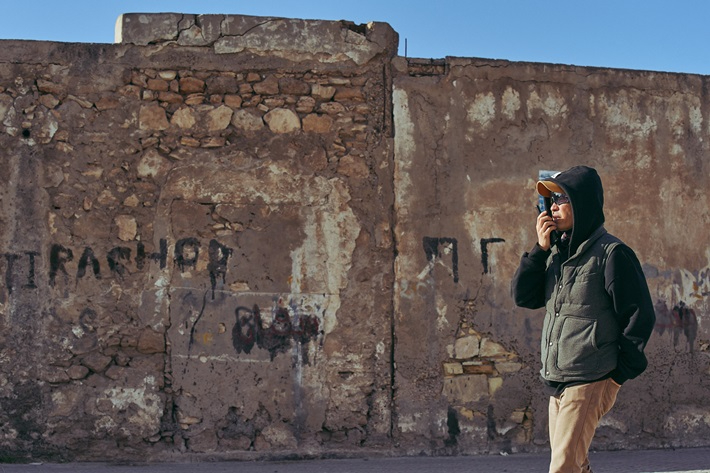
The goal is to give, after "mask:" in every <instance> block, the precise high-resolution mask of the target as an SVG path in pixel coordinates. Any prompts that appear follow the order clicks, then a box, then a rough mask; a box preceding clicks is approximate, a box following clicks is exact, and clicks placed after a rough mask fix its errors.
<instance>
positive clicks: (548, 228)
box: [535, 212, 557, 251]
mask: <svg viewBox="0 0 710 473" xmlns="http://www.w3.org/2000/svg"><path fill="white" fill-rule="evenodd" d="M535 229H536V230H537V244H538V245H539V246H540V248H542V249H543V250H545V251H547V250H549V249H550V235H551V234H552V232H553V231H554V230H556V229H557V225H555V222H554V220H552V217H550V216H549V215H547V212H542V213H540V215H538V216H537V224H536V226H535Z"/></svg>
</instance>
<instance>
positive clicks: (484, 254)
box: [481, 238, 505, 274]
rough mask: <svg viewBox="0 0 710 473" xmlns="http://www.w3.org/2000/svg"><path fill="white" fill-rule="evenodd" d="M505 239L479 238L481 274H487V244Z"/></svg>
mask: <svg viewBox="0 0 710 473" xmlns="http://www.w3.org/2000/svg"><path fill="white" fill-rule="evenodd" d="M504 241H505V240H504V239H502V238H481V264H482V265H483V274H488V245H489V244H490V243H502V242H504Z"/></svg>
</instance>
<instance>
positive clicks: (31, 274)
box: [24, 251, 39, 289]
mask: <svg viewBox="0 0 710 473" xmlns="http://www.w3.org/2000/svg"><path fill="white" fill-rule="evenodd" d="M25 254H26V255H27V256H28V257H29V259H30V267H29V269H28V273H27V284H25V285H24V287H26V288H28V289H36V288H37V284H35V257H37V256H39V253H37V252H36V251H25Z"/></svg>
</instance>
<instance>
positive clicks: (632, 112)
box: [0, 14, 710, 461]
mask: <svg viewBox="0 0 710 473" xmlns="http://www.w3.org/2000/svg"><path fill="white" fill-rule="evenodd" d="M117 39H118V41H119V42H120V44H116V45H87V44H59V43H44V42H19V41H4V42H3V44H2V46H3V47H2V48H0V146H1V149H2V152H0V185H1V186H2V187H1V188H0V253H2V255H3V256H2V258H0V274H1V275H2V277H0V461H1V460H10V459H28V458H42V459H143V458H145V459H154V460H158V459H166V458H175V456H182V457H184V456H189V457H193V456H194V457H195V458H204V455H209V456H210V457H214V456H217V457H218V458H253V457H255V456H256V457H273V456H277V455H323V454H346V453H347V454H357V453H356V452H361V453H363V452H368V453H373V452H379V453H382V454H418V453H420V452H424V453H426V454H455V453H484V452H497V451H499V450H512V451H520V450H535V449H544V448H545V447H546V440H547V433H546V412H545V409H546V402H545V399H544V397H543V395H542V393H541V392H540V388H539V381H538V379H537V369H538V368H537V366H538V364H537V353H538V351H539V347H538V343H539V334H538V332H539V329H540V325H541V316H542V314H541V313H539V312H530V311H524V310H519V309H516V308H514V307H513V305H512V302H511V300H510V297H509V295H508V287H509V281H510V277H511V275H512V273H513V271H514V270H515V268H516V266H517V261H518V258H519V256H520V254H521V253H522V251H524V250H526V249H527V248H529V247H530V246H531V245H532V243H533V236H534V230H533V217H534V213H533V212H534V202H535V195H534V191H533V190H532V189H533V183H534V180H535V177H536V176H537V172H538V170H540V169H564V168H566V167H568V166H571V165H573V164H577V163H587V164H591V165H593V166H596V167H597V168H598V169H599V171H600V173H601V175H602V178H603V180H604V183H605V186H606V189H607V202H608V204H607V216H608V221H609V225H608V226H609V229H610V230H611V231H612V232H613V233H616V234H617V235H618V236H620V237H622V238H623V239H625V240H626V241H628V242H629V243H630V244H631V245H632V246H633V247H634V248H636V249H637V251H638V254H639V257H640V258H641V260H642V261H643V262H644V263H645V265H646V266H645V268H646V270H647V275H648V278H649V283H650V285H651V290H652V294H653V296H654V299H655V301H656V303H657V310H658V319H659V323H658V325H657V330H656V332H655V333H654V336H653V338H652V340H651V343H650V346H649V350H648V352H649V354H650V357H651V367H650V368H649V371H648V372H647V373H646V374H644V375H643V377H642V378H640V379H638V380H634V381H631V382H629V384H628V386H626V387H624V389H623V390H622V392H621V395H620V398H619V403H618V406H617V407H616V408H615V410H614V411H613V413H612V414H611V415H610V416H609V417H608V418H607V419H606V420H605V421H604V426H603V427H602V428H601V429H600V431H599V435H598V439H597V443H596V445H597V446H598V447H600V448H639V447H654V446H666V445H674V446H675V445H677V446H691V445H699V444H704V445H707V440H705V439H707V438H708V436H707V433H708V430H710V418H709V417H708V414H707V412H708V402H709V401H708V399H709V398H710V397H709V396H708V394H710V388H709V386H708V385H709V384H710V383H709V382H708V380H707V376H706V375H707V374H710V370H709V367H708V358H707V355H708V340H709V339H710V337H709V336H708V326H707V315H706V314H707V312H708V311H707V294H708V290H709V288H708V285H709V284H710V282H708V280H707V278H708V274H710V272H709V271H708V267H709V266H710V263H709V262H708V258H710V252H709V251H708V244H707V237H706V236H705V232H704V229H705V228H706V226H707V223H708V218H709V217H708V205H709V204H710V202H708V199H707V190H706V189H707V187H708V182H707V181H708V164H707V159H706V155H707V152H708V150H707V147H708V146H709V145H708V143H710V136H708V134H709V133H710V127H709V125H708V124H707V119H706V118H705V117H708V116H710V115H709V114H710V109H709V106H708V104H707V100H706V98H705V84H706V79H705V78H703V77H698V76H683V75H673V74H658V73H648V72H630V71H612V70H599V69H586V68H571V67H563V66H550V65H542V64H539V65H532V64H516V63H507V62H496V61H484V60H464V59H452V58H449V59H447V60H440V61H416V60H409V61H408V60H406V59H404V58H396V57H394V54H395V52H396V50H397V35H396V33H395V32H394V31H392V29H391V28H389V26H387V25H385V24H377V23H374V24H370V25H366V26H365V25H360V26H357V25H353V24H350V23H347V22H321V21H304V20H286V19H278V18H254V17H242V16H225V15H205V16H194V15H181V14H160V15H139V14H135V15H125V16H124V17H123V18H122V19H120V21H119V23H118V24H117ZM691 209H692V211H693V214H692V217H691V216H689V215H688V213H687V212H686V211H688V210H691ZM667 210H668V211H667ZM649 237H650V238H649Z"/></svg>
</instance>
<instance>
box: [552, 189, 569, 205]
mask: <svg viewBox="0 0 710 473" xmlns="http://www.w3.org/2000/svg"><path fill="white" fill-rule="evenodd" d="M551 198H552V202H554V203H555V204H557V205H562V204H569V196H568V195H567V194H558V193H557V192H553V193H552V196H551Z"/></svg>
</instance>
